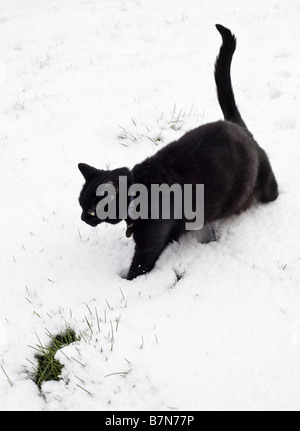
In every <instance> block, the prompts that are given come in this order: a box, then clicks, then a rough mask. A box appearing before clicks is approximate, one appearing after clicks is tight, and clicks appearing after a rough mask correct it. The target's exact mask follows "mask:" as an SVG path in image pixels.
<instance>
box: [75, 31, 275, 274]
mask: <svg viewBox="0 0 300 431" xmlns="http://www.w3.org/2000/svg"><path fill="white" fill-rule="evenodd" d="M216 27H217V29H218V31H219V32H220V34H221V36H222V41H223V43H222V46H221V48H220V52H219V56H218V57H217V60H216V64H215V81H216V86H217V94H218V100H219V103H220V106H221V109H222V111H223V114H224V119H225V121H218V122H215V123H210V124H206V125H203V126H200V127H198V128H197V129H194V130H192V131H190V132H188V133H186V134H185V135H184V136H183V137H181V138H180V139H179V140H178V141H175V142H172V143H170V144H169V145H167V146H165V147H164V148H162V149H161V150H160V151H158V152H157V153H156V154H155V155H154V156H152V157H149V158H147V159H146V160H145V161H144V162H142V163H140V164H137V165H135V166H134V168H133V169H132V170H131V171H130V170H129V169H127V168H126V167H124V168H120V169H115V170H112V171H105V170H98V169H96V168H93V167H91V166H89V165H86V164H84V163H80V164H79V165H78V167H79V169H80V171H81V173H82V174H83V176H84V178H85V180H86V182H85V184H84V186H83V189H82V191H81V193H80V197H79V203H80V205H81V207H82V216H81V219H82V220H83V221H85V222H86V223H87V224H89V225H91V226H96V225H97V224H99V223H101V221H106V222H108V223H113V224H115V223H118V222H120V221H121V220H124V219H125V221H126V223H127V235H128V236H129V235H131V233H132V234H133V238H134V240H135V243H136V246H135V253H134V257H133V260H132V263H131V266H130V269H129V273H128V276H127V279H128V280H132V279H133V278H135V277H137V276H139V275H141V274H145V273H147V272H149V271H151V269H152V268H153V267H154V265H155V262H156V261H157V259H158V257H159V256H160V254H161V252H162V251H163V250H164V249H165V247H166V246H167V244H168V243H170V242H171V241H173V240H178V238H179V237H180V236H181V235H182V234H183V233H184V231H185V230H186V226H185V224H186V219H185V218H184V217H182V218H181V219H175V218H174V217H170V218H169V219H163V218H162V217H159V219H156V220H153V219H138V220H133V219H132V218H131V216H130V212H129V214H128V213H127V215H126V217H124V215H123V216H122V217H120V216H119V207H118V203H117V204H116V208H117V217H116V218H112V219H111V218H109V217H107V218H106V219H105V220H103V219H102V220H100V219H99V218H98V217H97V213H96V207H97V204H98V203H99V201H100V199H102V198H101V197H99V196H97V195H96V190H97V188H98V186H99V185H101V184H113V185H114V187H115V190H116V197H117V195H118V187H119V178H120V177H123V178H126V182H127V187H128V188H129V187H130V186H131V185H132V184H137V183H138V184H143V185H144V186H146V188H147V190H149V191H150V187H151V185H152V184H168V185H172V184H180V185H182V186H183V185H184V184H193V185H196V184H204V191H205V193H204V222H205V226H204V228H203V229H202V232H204V236H203V238H202V239H203V240H204V241H209V240H211V239H215V232H214V227H215V225H216V223H217V222H218V221H219V220H221V219H224V218H226V217H229V216H231V215H233V214H237V213H239V212H241V211H243V210H245V209H247V208H249V207H250V206H251V204H252V203H253V202H254V201H255V200H258V201H259V202H270V201H273V200H275V199H276V198H277V196H278V187H277V182H276V179H275V177H274V174H273V172H272V168H271V166H270V162H269V159H268V157H267V155H266V153H265V151H264V150H263V149H262V148H260V146H259V145H258V144H257V143H256V141H255V140H254V138H253V136H252V134H251V133H250V132H249V130H248V129H247V127H246V124H245V123H244V121H243V119H242V117H241V115H240V113H239V111H238V108H237V106H236V103H235V99H234V94H233V90H232V86H231V78H230V66H231V60H232V56H233V53H234V51H235V48H236V38H235V37H234V36H233V34H232V33H231V32H230V30H228V29H227V28H225V27H223V26H221V25H216ZM116 201H117V199H116ZM129 203H130V199H129V200H128V202H127V204H129ZM173 207H174V202H173V203H172V208H173ZM211 234H212V235H211Z"/></svg>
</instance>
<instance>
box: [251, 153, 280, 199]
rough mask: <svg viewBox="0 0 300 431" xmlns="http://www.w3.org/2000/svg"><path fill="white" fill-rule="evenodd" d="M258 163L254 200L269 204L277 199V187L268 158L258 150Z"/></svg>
mask: <svg viewBox="0 0 300 431" xmlns="http://www.w3.org/2000/svg"><path fill="white" fill-rule="evenodd" d="M259 154H260V163H259V168H258V175H257V180H256V198H257V199H258V200H259V201H260V202H262V203H266V202H271V201H274V200H275V199H277V197H278V185H277V181H276V178H275V175H274V173H273V171H272V168H271V165H270V162H269V159H268V156H267V155H266V153H265V151H264V150H263V149H262V148H259Z"/></svg>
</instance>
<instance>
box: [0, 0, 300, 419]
mask: <svg viewBox="0 0 300 431" xmlns="http://www.w3.org/2000/svg"><path fill="white" fill-rule="evenodd" d="M299 22H300V4H299V2H298V1H295V0H286V1H285V2H278V1H276V0H268V1H264V2H261V1H258V0H253V1H252V2H246V1H241V0H239V1H237V0H227V1H226V2H223V1H221V0H209V1H208V0H203V1H201V2H199V1H197V0H185V1H184V2H182V1H180V0H163V1H160V2H155V1H153V0H151V1H150V0H101V1H100V0H99V1H97V0H68V1H58V0H26V1H25V0H9V1H8V0H2V1H1V4H0V40H1V47H0V94H1V97H0V149H1V151H0V153H1V156H0V158H1V183H0V187H1V189H0V195H1V206H2V211H1V214H0V218H1V223H0V225H1V242H0V244H1V246H0V247H1V248H0V257H1V262H2V264H1V274H0V285H1V301H0V337H1V339H0V355H1V356H0V365H1V368H0V396H1V407H0V408H1V410H88V409H90V410H112V411H118V410H173V409H177V410H206V409H207V410H216V409H219V410H253V409H255V410H293V409H296V410H299V401H300V388H299V380H300V251H299V242H300V231H299V228H298V217H299V212H300V198H299V187H300V175H299V162H300V146H299V133H300V130H299V127H300V120H299V118H298V117H299V112H300V106H299V94H300V71H299V70H300V67H299V66H300V52H299V47H298V45H299V38H300V27H299ZM216 23H221V24H223V25H225V26H227V27H229V28H231V29H232V31H233V32H234V33H235V34H236V36H237V38H238V49H237V52H236V54H235V57H234V62H233V70H232V77H233V86H234V90H235V94H236V98H237V101H238V105H239V107H240V110H241V112H242V115H243V117H244V118H245V121H246V123H247V125H248V126H249V128H250V130H251V131H252V132H253V133H254V135H255V137H256V139H257V140H258V142H259V143H260V144H261V146H262V147H263V148H264V149H265V150H266V151H267V153H268V154H269V157H270V160H271V163H272V166H273V169H274V171H275V174H276V177H277V179H278V182H279V185H280V197H279V198H278V200H277V201H275V202H274V203H271V204H268V205H265V206H257V207H255V208H252V209H251V210H249V211H248V212H247V213H245V214H243V215H241V216H238V217H235V218H233V219H231V220H229V221H227V222H226V223H224V224H223V225H222V227H221V231H220V239H219V241H218V242H216V243H210V244H200V243H198V242H197V239H196V237H195V235H194V234H192V233H189V234H188V235H186V236H185V237H183V238H182V240H181V241H180V243H176V244H172V245H170V246H169V247H168V248H167V249H166V250H165V252H164V253H163V255H162V256H161V258H160V259H159V261H158V262H157V265H156V266H155V268H154V270H153V271H152V272H151V273H150V274H149V275H147V276H143V277H140V278H138V279H136V280H134V281H132V282H128V281H126V280H124V279H122V278H121V277H120V274H121V273H123V272H124V271H126V270H127V269H128V267H129V264H130V261H131V258H132V254H133V248H134V244H133V240H132V238H130V239H127V238H126V237H125V226H124V224H119V225H117V226H108V225H103V226H101V227H99V228H98V230H97V231H95V230H93V229H92V228H90V227H88V226H87V225H84V223H82V222H81V220H80V207H79V205H78V195H79V192H80V189H81V186H82V183H83V178H82V176H81V175H80V172H79V171H78V169H77V164H78V162H85V163H89V164H91V165H95V166H97V167H99V168H106V167H110V168H115V167H120V166H128V167H132V166H133V165H134V164H135V163H137V162H139V161H141V160H143V159H144V158H145V157H146V156H148V155H151V154H154V153H155V151H157V150H158V149H159V148H161V147H162V146H163V145H165V144H166V143H168V142H170V141H171V140H173V139H177V138H179V137H180V136H181V135H182V134H183V133H184V132H185V131H187V130H190V129H192V128H194V127H196V126H197V125H199V124H204V123H206V122H210V121H215V120H217V119H219V118H221V112H220V108H219V106H218V103H217V99H216V94H215V85H214V80H213V64H214V60H215V57H216V55H217V52H218V50H219V46H220V42H221V41H220V36H219V34H218V32H217V31H216V30H215V28H214V24H216ZM177 119H179V120H180V122H178V123H175V124H176V125H178V128H176V127H174V128H171V125H172V124H174V123H172V121H176V120H177ZM120 126H121V127H120ZM179 126H180V127H179ZM174 129H175V130H174ZM177 276H180V277H181V278H180V277H179V278H180V280H179V281H177V282H176V280H177ZM66 325H69V326H71V327H72V328H73V329H74V330H75V331H76V333H81V334H83V336H82V338H81V340H80V341H79V342H77V343H74V344H72V345H69V346H68V347H65V348H64V349H62V350H61V351H59V352H58V353H57V355H56V358H57V359H59V360H60V362H61V363H62V364H64V368H63V371H62V377H63V379H62V380H60V381H59V382H56V381H52V382H46V383H44V384H43V387H42V391H43V394H44V397H42V396H41V395H40V393H39V390H38V388H37V386H36V385H35V383H34V382H33V381H32V380H31V379H30V377H29V373H30V371H32V365H31V364H30V362H29V361H31V362H35V361H36V360H35V358H34V355H35V351H34V350H33V349H32V348H31V347H30V346H33V347H34V346H36V345H37V344H38V343H39V339H40V340H41V342H42V343H43V344H47V343H49V337H48V336H47V331H49V332H50V333H52V334H57V333H59V332H60V331H62V330H64V328H65V327H66ZM12 385H13V386H12Z"/></svg>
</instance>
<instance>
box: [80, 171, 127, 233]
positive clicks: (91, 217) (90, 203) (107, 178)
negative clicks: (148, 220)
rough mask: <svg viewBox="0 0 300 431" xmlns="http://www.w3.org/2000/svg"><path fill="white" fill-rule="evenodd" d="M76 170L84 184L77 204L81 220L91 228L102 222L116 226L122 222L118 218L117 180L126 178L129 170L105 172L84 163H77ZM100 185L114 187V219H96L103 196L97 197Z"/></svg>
mask: <svg viewBox="0 0 300 431" xmlns="http://www.w3.org/2000/svg"><path fill="white" fill-rule="evenodd" d="M78 168H79V170H80V172H81V173H82V175H83V177H84V179H85V184H84V185H83V187H82V190H81V192H80V196H79V204H80V206H81V208H82V214H81V220H83V221H84V222H85V223H87V224H89V225H90V226H93V227H94V226H97V225H98V224H99V223H101V222H103V221H105V222H106V223H112V224H116V223H119V222H120V221H121V220H123V218H120V217H119V199H118V193H119V178H120V177H123V178H124V177H126V178H127V176H128V174H129V170H128V169H127V168H119V169H114V170H112V171H109V170H107V171H105V170H101V169H96V168H94V167H92V166H89V165H87V164H85V163H79V165H78ZM101 185H104V186H105V185H110V186H113V187H114V198H115V199H116V216H115V217H112V218H109V217H106V218H103V219H99V218H98V215H97V211H96V210H97V205H98V203H99V202H100V200H101V199H103V196H97V190H98V187H99V186H101Z"/></svg>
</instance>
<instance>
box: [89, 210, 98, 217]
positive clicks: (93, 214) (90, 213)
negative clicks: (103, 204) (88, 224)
mask: <svg viewBox="0 0 300 431" xmlns="http://www.w3.org/2000/svg"><path fill="white" fill-rule="evenodd" d="M87 213H88V214H89V215H90V216H92V217H95V215H96V211H95V210H88V211H87Z"/></svg>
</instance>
